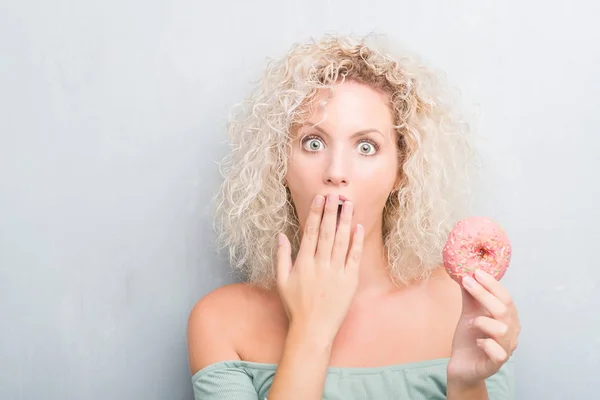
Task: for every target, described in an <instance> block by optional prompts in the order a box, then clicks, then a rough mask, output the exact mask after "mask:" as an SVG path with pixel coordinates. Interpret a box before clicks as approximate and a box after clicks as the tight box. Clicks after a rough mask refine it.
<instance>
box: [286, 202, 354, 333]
mask: <svg viewBox="0 0 600 400" xmlns="http://www.w3.org/2000/svg"><path fill="white" fill-rule="evenodd" d="M338 204H339V198H338V196H337V195H329V196H328V197H327V199H326V201H325V199H324V198H323V196H316V197H315V199H314V201H313V203H312V205H311V207H310V212H309V215H308V217H307V219H306V224H305V227H304V234H303V236H302V241H301V243H300V249H299V251H298V255H297V257H296V261H295V262H294V263H292V258H291V245H290V242H289V240H288V238H287V237H286V236H285V235H284V234H279V248H278V250H277V289H278V291H279V295H280V297H281V299H282V302H283V304H284V307H285V310H286V312H287V315H288V318H289V320H290V327H294V328H295V329H299V330H301V331H303V332H305V333H310V334H317V335H324V337H323V339H325V340H329V341H333V339H334V338H335V335H336V334H337V331H338V330H339V328H340V326H341V324H342V322H343V321H344V319H345V317H346V314H347V312H348V309H349V308H350V303H351V302H352V298H353V297H354V293H355V292H356V288H357V286H358V270H359V265H360V260H361V257H362V250H363V239H364V228H363V227H362V226H361V225H357V226H356V229H355V230H354V232H353V234H352V235H351V226H352V215H353V207H352V204H351V203H350V202H348V201H346V202H344V205H343V208H342V213H341V217H340V224H339V226H338V228H337V232H336V221H337V210H338ZM323 207H325V211H324V212H323ZM351 236H352V240H350V239H351Z"/></svg>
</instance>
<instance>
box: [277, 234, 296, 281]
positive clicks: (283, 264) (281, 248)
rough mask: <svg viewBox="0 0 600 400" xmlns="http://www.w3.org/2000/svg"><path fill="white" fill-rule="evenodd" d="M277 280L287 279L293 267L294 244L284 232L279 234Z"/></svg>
mask: <svg viewBox="0 0 600 400" xmlns="http://www.w3.org/2000/svg"><path fill="white" fill-rule="evenodd" d="M277 244H278V246H277V271H276V272H277V282H278V283H280V284H281V283H283V282H285V281H287V279H288V277H289V276H290V271H291V269H292V245H291V244H290V241H289V239H288V238H287V236H286V235H285V234H283V233H279V234H278V235H277Z"/></svg>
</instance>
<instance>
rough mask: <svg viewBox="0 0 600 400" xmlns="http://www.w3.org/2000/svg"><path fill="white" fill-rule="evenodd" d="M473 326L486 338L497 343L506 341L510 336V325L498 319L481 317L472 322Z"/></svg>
mask: <svg viewBox="0 0 600 400" xmlns="http://www.w3.org/2000/svg"><path fill="white" fill-rule="evenodd" d="M471 326H472V327H473V328H476V329H479V330H480V331H481V332H483V333H484V334H485V335H486V336H490V337H492V338H493V339H496V340H497V341H501V342H504V341H506V335H507V334H508V325H507V324H505V323H504V322H501V321H498V320H496V319H493V318H490V317H485V316H479V317H475V319H473V320H472V322H471Z"/></svg>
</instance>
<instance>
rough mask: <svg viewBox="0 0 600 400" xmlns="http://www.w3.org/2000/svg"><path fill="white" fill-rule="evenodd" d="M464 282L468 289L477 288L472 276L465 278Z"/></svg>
mask: <svg viewBox="0 0 600 400" xmlns="http://www.w3.org/2000/svg"><path fill="white" fill-rule="evenodd" d="M462 281H463V285H465V286H466V287H468V288H472V287H473V286H475V280H474V279H473V278H472V277H471V276H470V275H467V276H465V277H464V278H463V280H462Z"/></svg>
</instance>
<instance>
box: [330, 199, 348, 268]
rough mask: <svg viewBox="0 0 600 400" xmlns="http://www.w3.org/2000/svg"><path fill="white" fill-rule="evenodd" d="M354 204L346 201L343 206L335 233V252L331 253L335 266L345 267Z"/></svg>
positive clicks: (332, 263)
mask: <svg viewBox="0 0 600 400" xmlns="http://www.w3.org/2000/svg"><path fill="white" fill-rule="evenodd" d="M352 213H353V205H352V203H351V202H349V201H345V202H344V205H343V206H342V215H341V216H340V226H338V228H337V232H336V233H335V241H334V244H333V252H332V254H331V265H332V266H333V267H335V268H344V264H345V263H346V256H347V255H348V245H349V244H350V230H351V226H352Z"/></svg>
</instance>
